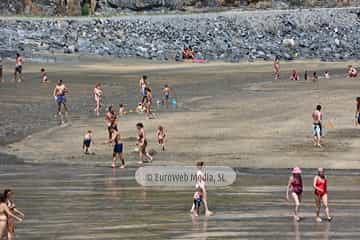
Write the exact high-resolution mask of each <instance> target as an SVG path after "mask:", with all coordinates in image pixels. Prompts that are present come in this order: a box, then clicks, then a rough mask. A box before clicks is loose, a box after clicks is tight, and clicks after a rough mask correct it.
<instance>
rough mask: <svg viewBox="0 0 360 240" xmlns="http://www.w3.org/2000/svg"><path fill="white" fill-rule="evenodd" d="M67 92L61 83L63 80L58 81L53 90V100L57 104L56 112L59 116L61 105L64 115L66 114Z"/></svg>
mask: <svg viewBox="0 0 360 240" xmlns="http://www.w3.org/2000/svg"><path fill="white" fill-rule="evenodd" d="M67 92H68V88H67V87H66V86H65V84H64V83H63V80H59V81H58V83H57V84H56V86H55V88H54V92H53V95H54V98H55V101H56V103H57V112H58V115H61V105H62V106H63V107H64V110H65V114H67V111H68V109H67V106H66V93H67Z"/></svg>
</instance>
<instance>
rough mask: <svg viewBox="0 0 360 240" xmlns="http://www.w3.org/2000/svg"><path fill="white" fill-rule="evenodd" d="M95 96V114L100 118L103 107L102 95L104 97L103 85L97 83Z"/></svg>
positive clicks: (94, 91)
mask: <svg viewBox="0 0 360 240" xmlns="http://www.w3.org/2000/svg"><path fill="white" fill-rule="evenodd" d="M93 94H94V99H95V109H94V111H95V113H96V116H97V117H98V116H99V115H100V108H101V106H102V95H103V90H102V88H101V84H100V83H97V84H96V85H95V88H94V90H93Z"/></svg>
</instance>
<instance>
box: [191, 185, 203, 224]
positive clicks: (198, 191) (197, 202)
mask: <svg viewBox="0 0 360 240" xmlns="http://www.w3.org/2000/svg"><path fill="white" fill-rule="evenodd" d="M202 198H203V190H202V189H201V188H200V187H199V188H197V189H196V192H195V193H194V206H195V207H194V212H193V213H194V215H195V216H196V217H198V216H199V215H200V206H201V202H202Z"/></svg>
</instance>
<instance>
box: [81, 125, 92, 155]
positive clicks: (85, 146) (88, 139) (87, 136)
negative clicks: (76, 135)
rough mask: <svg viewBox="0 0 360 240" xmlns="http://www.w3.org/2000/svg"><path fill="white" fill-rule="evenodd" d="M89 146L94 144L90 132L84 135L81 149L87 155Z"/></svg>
mask: <svg viewBox="0 0 360 240" xmlns="http://www.w3.org/2000/svg"><path fill="white" fill-rule="evenodd" d="M91 144H94V141H93V139H92V131H91V130H89V131H87V133H86V134H85V136H84V141H83V147H82V148H83V150H84V153H85V154H89V148H90V146H91Z"/></svg>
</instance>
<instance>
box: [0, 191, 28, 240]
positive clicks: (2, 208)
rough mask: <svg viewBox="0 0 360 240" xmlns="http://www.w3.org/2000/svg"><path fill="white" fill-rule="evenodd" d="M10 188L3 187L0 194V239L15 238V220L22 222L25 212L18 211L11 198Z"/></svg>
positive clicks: (12, 239)
mask: <svg viewBox="0 0 360 240" xmlns="http://www.w3.org/2000/svg"><path fill="white" fill-rule="evenodd" d="M12 194H13V192H12V190H11V189H5V191H4V193H3V194H2V196H0V239H3V237H7V239H8V240H14V239H15V220H17V221H19V222H22V221H23V220H24V218H25V214H24V213H23V212H22V211H20V210H19V209H18V208H17V207H16V205H15V202H14V201H13V200H12Z"/></svg>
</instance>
